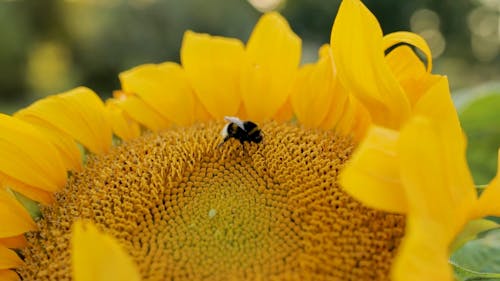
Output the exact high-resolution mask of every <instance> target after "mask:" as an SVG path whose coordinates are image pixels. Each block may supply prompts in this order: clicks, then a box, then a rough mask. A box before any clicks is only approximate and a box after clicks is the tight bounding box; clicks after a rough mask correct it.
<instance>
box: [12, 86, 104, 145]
mask: <svg viewBox="0 0 500 281" xmlns="http://www.w3.org/2000/svg"><path fill="white" fill-rule="evenodd" d="M16 116H18V117H19V118H30V120H39V121H40V125H43V126H46V127H48V128H50V129H54V128H55V129H57V130H59V131H61V132H64V133H65V134H67V135H70V136H71V137H73V138H74V139H75V140H76V141H78V142H80V143H81V144H82V145H84V146H85V147H86V148H87V149H89V150H90V151H91V152H93V153H97V154H100V153H105V152H107V151H108V150H109V149H110V147H111V140H112V132H111V125H110V124H109V122H108V120H107V119H106V114H105V111H104V104H103V102H102V101H101V99H100V98H99V97H98V96H97V95H96V94H95V93H94V92H93V91H92V90H90V89H88V88H85V87H79V88H76V89H73V90H71V91H68V92H65V93H62V94H58V95H54V96H50V97H47V98H45V99H42V100H39V101H37V102H35V103H33V104H32V105H30V106H29V107H27V108H25V109H23V110H21V111H19V112H17V113H16Z"/></svg>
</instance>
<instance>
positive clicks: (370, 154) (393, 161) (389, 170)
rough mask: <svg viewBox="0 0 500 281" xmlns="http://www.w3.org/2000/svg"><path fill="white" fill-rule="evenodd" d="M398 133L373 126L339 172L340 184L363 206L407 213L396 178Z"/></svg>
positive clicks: (399, 182) (399, 183)
mask: <svg viewBox="0 0 500 281" xmlns="http://www.w3.org/2000/svg"><path fill="white" fill-rule="evenodd" d="M398 138H399V133H398V132H397V131H394V130H390V129H387V128H383V127H376V126H374V127H372V128H371V129H370V130H369V131H368V133H367V135H366V137H365V139H364V140H363V142H361V144H360V145H359V147H358V148H357V150H356V152H355V153H354V155H353V156H352V158H351V159H350V160H349V162H348V165H347V166H346V167H345V168H344V170H343V171H342V173H341V175H340V183H341V185H342V187H343V188H344V189H345V190H346V191H347V192H348V193H349V194H351V195H352V196H353V197H355V198H356V199H358V200H360V201H361V202H363V203H364V204H365V205H367V206H369V207H372V208H376V209H381V210H385V211H389V212H397V213H406V211H407V203H406V195H405V192H404V189H403V187H402V185H401V180H400V177H399V162H398V155H397V142H398Z"/></svg>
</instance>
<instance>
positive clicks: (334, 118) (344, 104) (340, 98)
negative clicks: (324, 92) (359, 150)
mask: <svg viewBox="0 0 500 281" xmlns="http://www.w3.org/2000/svg"><path fill="white" fill-rule="evenodd" d="M335 73H336V72H335ZM332 95H333V97H332V99H333V100H332V102H331V103H330V108H329V109H328V113H327V115H326V117H325V119H324V120H323V122H322V123H321V128H323V129H326V130H330V129H332V128H334V127H337V128H339V127H343V126H345V125H339V123H340V122H341V120H342V119H343V120H346V119H349V117H345V115H346V114H349V113H347V112H346V110H347V111H348V110H349V108H350V106H351V103H352V101H351V99H352V96H350V95H349V93H348V92H347V90H346V89H345V88H344V87H343V86H342V84H341V83H340V80H339V79H338V76H337V75H336V74H335V79H334V82H333V89H332ZM352 114H354V112H352ZM346 130H348V128H346Z"/></svg>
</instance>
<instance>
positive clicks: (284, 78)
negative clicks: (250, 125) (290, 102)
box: [240, 12, 301, 122]
mask: <svg viewBox="0 0 500 281" xmlns="http://www.w3.org/2000/svg"><path fill="white" fill-rule="evenodd" d="M300 52H301V41H300V38H299V37H298V36H297V35H296V34H295V33H293V31H292V30H291V29H290V26H289V25H288V23H287V22H286V20H285V19H284V18H283V17H282V16H281V15H279V14H278V13H274V12H273V13H268V14H265V15H264V16H262V17H261V19H260V20H259V22H258V23H257V25H256V26H255V28H254V30H253V32H252V35H251V36H250V39H249V40H248V44H247V46H246V52H245V59H244V62H243V66H242V72H241V84H240V85H241V87H240V90H241V94H242V99H243V103H244V105H245V109H246V112H247V114H248V118H249V119H251V120H254V121H256V122H261V121H264V120H268V119H270V118H271V117H273V116H274V115H275V114H276V112H277V111H278V110H279V109H280V108H281V106H283V104H284V103H285V102H286V100H287V99H288V97H289V94H290V90H291V86H292V83H293V81H294V79H295V75H296V72H297V69H298V65H299V62H300ZM263 100H265V102H262V101H263Z"/></svg>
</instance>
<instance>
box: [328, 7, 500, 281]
mask: <svg viewBox="0 0 500 281" xmlns="http://www.w3.org/2000/svg"><path fill="white" fill-rule="evenodd" d="M341 9H344V10H343V11H342V10H341V11H340V12H339V16H338V17H337V19H336V21H335V24H334V27H333V30H332V41H333V42H332V46H333V52H334V54H336V55H337V56H339V58H340V59H339V60H336V63H337V67H338V69H339V77H340V79H342V81H345V85H346V88H347V89H349V90H351V91H352V92H353V93H356V95H357V96H358V97H359V99H360V100H361V101H362V103H363V104H364V105H365V107H366V109H367V110H368V111H369V112H370V114H371V116H372V118H373V120H374V124H375V126H373V127H372V128H370V129H369V131H368V133H367V135H366V138H365V139H364V140H363V141H362V142H361V144H360V145H359V146H358V148H357V151H356V152H355V153H354V155H353V157H352V158H351V160H350V162H349V164H348V165H347V167H346V168H345V169H344V170H343V172H342V174H341V184H342V186H343V187H344V188H345V189H346V190H347V191H348V192H349V193H350V194H351V195H352V196H354V197H355V198H357V199H359V200H361V201H362V202H363V203H365V204H366V205H368V206H372V207H374V208H377V209H382V210H386V211H392V212H397V213H403V214H406V233H405V237H404V238H403V242H402V244H401V248H400V250H399V252H398V255H397V256H396V259H395V261H394V265H393V267H392V270H391V272H392V279H393V280H396V281H397V280H452V277H453V275H452V272H451V269H450V266H449V265H448V258H449V254H450V253H449V251H450V245H451V243H452V242H453V240H454V238H455V237H456V236H457V235H458V233H459V232H460V231H461V230H462V228H463V227H464V226H465V224H466V223H467V222H468V221H470V220H472V219H476V218H481V217H484V216H486V215H500V208H499V205H498V202H497V201H498V198H500V184H499V180H498V174H500V170H499V172H498V174H497V177H496V178H495V179H494V180H493V181H492V182H491V183H490V185H489V186H488V187H487V188H486V190H485V191H484V193H483V194H482V195H481V197H479V198H477V195H476V192H475V186H474V183H473V181H472V177H471V175H470V172H469V170H468V168H467V163H466V159H465V149H466V141H465V137H464V135H463V132H462V129H461V127H460V123H459V120H458V116H457V113H456V111H455V108H454V106H453V103H452V100H451V95H450V92H449V87H448V81H447V79H446V77H439V76H434V77H433V76H430V75H425V74H421V75H417V76H416V77H413V80H414V81H408V79H409V78H411V76H410V75H407V74H405V73H404V71H405V70H403V69H399V70H400V71H399V72H398V68H391V67H386V66H391V64H393V63H394V61H392V60H391V57H390V56H391V54H389V55H388V56H387V57H386V58H385V61H386V64H384V63H383V60H384V58H383V55H382V51H381V50H383V48H381V46H383V42H384V40H386V38H387V37H390V36H392V35H387V36H386V37H383V38H382V34H381V31H380V28H379V26H378V23H377V22H376V20H375V19H374V18H373V16H372V15H371V13H370V12H369V11H368V10H367V9H366V8H365V7H364V6H362V4H361V3H360V2H358V1H354V0H352V1H351V0H350V1H344V2H343V4H342V8H341ZM346 14H349V15H357V16H352V17H345V18H343V17H340V15H346ZM351 34H357V35H359V36H353V37H352V38H351V39H349V38H348V37H349V36H348V35H351ZM368 34H371V36H369V35H368ZM398 36H399V37H403V36H404V37H407V38H410V35H408V34H406V35H401V34H400V35H398ZM402 41H403V40H402ZM336 43H337V44H336ZM413 43H415V41H414V42H413ZM381 44H382V45H381ZM339 45H340V46H339ZM351 45H352V46H356V47H357V48H360V49H359V50H357V51H358V52H359V53H357V56H354V57H347V58H346V57H345V53H344V52H346V51H347V50H346V49H345V47H343V46H351ZM414 45H417V44H414ZM364 46H370V48H367V47H364ZM373 46H375V49H376V47H377V46H378V47H379V52H378V53H379V56H378V61H377V57H376V55H375V53H376V51H374V50H373V49H372V48H373ZM417 46H418V45H417ZM398 49H400V48H398ZM398 49H396V50H395V51H393V52H396V51H397V50H398ZM422 49H424V51H425V48H422ZM394 56H395V57H398V56H399V55H398V54H395V55H394ZM336 58H337V57H336ZM341 58H344V60H342V59H341ZM405 58H406V59H407V60H405ZM411 59H412V58H411V56H406V57H405V56H401V57H399V58H398V60H400V62H399V63H400V64H401V65H406V66H407V67H408V69H410V70H411V69H417V68H418V67H420V68H423V65H420V66H418V64H419V63H418V60H411ZM428 60H429V61H428V64H429V65H430V57H429V58H428ZM401 62H402V63H401ZM349 66H350V67H351V68H350V69H349ZM394 69H396V71H394ZM390 70H392V72H391V71H390ZM419 72H420V73H422V70H420V71H415V73H419ZM419 80H420V82H419Z"/></svg>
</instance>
